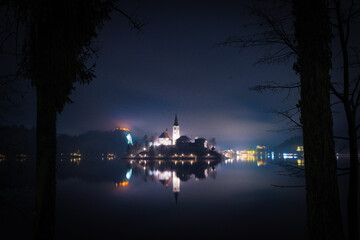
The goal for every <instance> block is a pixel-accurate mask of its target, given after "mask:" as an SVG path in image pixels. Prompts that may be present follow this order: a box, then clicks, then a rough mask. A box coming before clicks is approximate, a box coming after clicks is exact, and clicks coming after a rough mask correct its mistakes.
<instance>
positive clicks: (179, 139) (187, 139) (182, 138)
mask: <svg viewBox="0 0 360 240" xmlns="http://www.w3.org/2000/svg"><path fill="white" fill-rule="evenodd" d="M190 141H191V139H190V138H189V137H188V136H185V135H183V136H181V137H179V138H178V139H177V140H176V142H190Z"/></svg>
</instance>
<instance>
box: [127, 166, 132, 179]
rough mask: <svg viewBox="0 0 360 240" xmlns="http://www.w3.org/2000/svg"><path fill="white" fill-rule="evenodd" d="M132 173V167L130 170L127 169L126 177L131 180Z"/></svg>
mask: <svg viewBox="0 0 360 240" xmlns="http://www.w3.org/2000/svg"><path fill="white" fill-rule="evenodd" d="M131 175H132V169H131V168H130V169H129V171H127V173H126V179H127V180H130V178H131Z"/></svg>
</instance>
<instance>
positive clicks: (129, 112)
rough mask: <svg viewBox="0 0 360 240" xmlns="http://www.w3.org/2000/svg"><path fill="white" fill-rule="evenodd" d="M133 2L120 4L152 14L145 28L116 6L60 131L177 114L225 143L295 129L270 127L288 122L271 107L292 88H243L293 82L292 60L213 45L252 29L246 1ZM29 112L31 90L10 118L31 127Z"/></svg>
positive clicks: (160, 122)
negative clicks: (134, 25)
mask: <svg viewBox="0 0 360 240" xmlns="http://www.w3.org/2000/svg"><path fill="white" fill-rule="evenodd" d="M130 2H131V3H129V4H127V5H124V6H123V9H125V10H126V11H127V12H130V13H131V12H132V11H133V10H134V9H136V7H137V6H139V7H140V8H139V9H138V11H137V15H138V16H139V17H140V19H141V18H146V19H148V20H149V23H148V24H147V25H146V26H144V28H143V33H139V32H137V31H135V30H132V31H130V30H129V27H128V23H127V20H126V19H125V18H124V17H123V16H121V15H120V14H118V13H114V14H113V19H112V20H111V22H108V23H107V24H106V25H105V27H104V29H103V30H102V31H101V32H100V37H99V39H98V40H99V42H100V43H101V45H102V49H101V51H100V53H99V58H98V59H96V63H97V68H96V75H97V78H96V79H94V80H93V81H92V82H91V83H90V84H89V85H81V86H77V89H76V91H75V92H73V94H72V96H71V98H72V100H73V101H74V103H73V104H70V105H67V106H66V107H65V109H64V111H63V113H62V114H61V115H60V116H59V118H58V132H59V133H67V134H79V133H83V132H86V131H88V130H98V129H99V130H109V129H114V128H116V127H118V126H119V127H121V126H124V127H129V128H131V129H132V130H134V133H135V134H137V135H139V136H141V135H144V134H145V133H146V134H148V135H152V134H154V133H157V134H160V133H161V132H162V131H164V130H165V129H166V128H169V130H170V128H171V127H172V124H173V121H174V115H175V113H177V114H178V118H179V124H180V131H181V134H182V135H183V134H186V135H188V136H189V137H191V138H194V137H196V136H203V137H206V138H210V137H215V138H216V139H217V142H218V145H219V146H220V147H222V148H227V147H236V148H242V147H251V146H253V145H255V144H268V145H276V144H278V143H280V142H281V141H283V140H285V139H286V138H288V137H289V136H291V135H294V134H296V133H292V134H290V135H285V134H281V133H274V132H269V130H274V129H281V128H286V127H287V125H286V124H285V123H282V122H279V117H277V116H276V115H274V114H271V113H269V111H271V110H273V109H277V110H280V109H286V108H287V107H289V106H292V105H294V103H295V102H296V101H297V98H298V96H297V94H294V95H290V97H289V98H288V99H287V100H285V101H284V98H285V97H286V94H284V93H283V94H272V93H263V94H259V93H256V92H252V91H249V87H250V86H254V85H256V84H261V83H264V82H266V81H277V82H285V81H291V82H293V81H295V80H296V79H297V76H296V75H295V74H294V72H293V70H292V62H289V63H287V64H277V65H260V66H259V65H256V66H255V65H254V62H255V61H256V60H257V59H258V58H259V57H261V56H262V54H263V50H262V49H246V50H241V51H239V50H238V49H235V48H231V47H217V46H216V44H217V43H220V42H223V41H224V40H225V39H226V38H227V37H229V36H232V35H246V34H249V32H248V31H250V30H247V29H244V28H243V26H244V25H245V24H248V23H250V22H254V19H251V18H250V17H249V16H248V15H247V14H246V10H245V8H244V5H245V4H246V1H241V4H239V3H235V2H236V1H208V2H207V3H206V4H201V3H194V2H195V1H130ZM237 2H240V1H237ZM250 2H251V1H250ZM204 3H205V2H204ZM35 120H36V119H35V97H34V90H31V91H30V93H29V94H28V95H27V96H26V98H25V99H24V101H23V102H22V104H21V107H20V108H19V112H18V114H17V115H16V117H15V118H14V122H15V123H18V124H20V123H22V124H25V125H26V126H35ZM297 134H299V132H297Z"/></svg>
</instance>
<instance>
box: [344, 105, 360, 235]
mask: <svg viewBox="0 0 360 240" xmlns="http://www.w3.org/2000/svg"><path fill="white" fill-rule="evenodd" d="M346 110H348V111H346ZM345 112H346V115H347V120H348V135H349V144H350V177H349V192H348V205H347V215H348V226H349V239H350V240H358V239H359V229H358V228H359V222H358V221H359V220H358V186H359V165H358V147H357V134H356V122H355V115H354V114H353V113H352V111H351V110H350V109H346V106H345Z"/></svg>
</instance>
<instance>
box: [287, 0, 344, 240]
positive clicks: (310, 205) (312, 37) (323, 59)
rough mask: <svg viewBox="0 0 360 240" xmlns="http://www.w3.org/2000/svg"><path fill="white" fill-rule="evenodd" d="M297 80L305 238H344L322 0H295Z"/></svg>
mask: <svg viewBox="0 0 360 240" xmlns="http://www.w3.org/2000/svg"><path fill="white" fill-rule="evenodd" d="M292 2H293V14H294V17H295V22H294V28H295V35H294V36H295V39H296V51H297V62H296V67H295V69H296V70H297V72H298V73H299V75H300V82H301V104H300V108H301V121H302V129H303V138H304V160H305V179H306V203H307V219H308V232H309V239H344V236H343V230H342V220H341V210H340V202H339V193H338V185H337V177H336V157H335V148H334V141H333V133H332V124H333V123H332V114H331V107H330V86H329V85H330V81H329V79H330V75H329V71H330V68H331V49H330V42H331V26H330V21H329V12H328V4H327V1H325V0H316V1H314V0H293V1H292Z"/></svg>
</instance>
